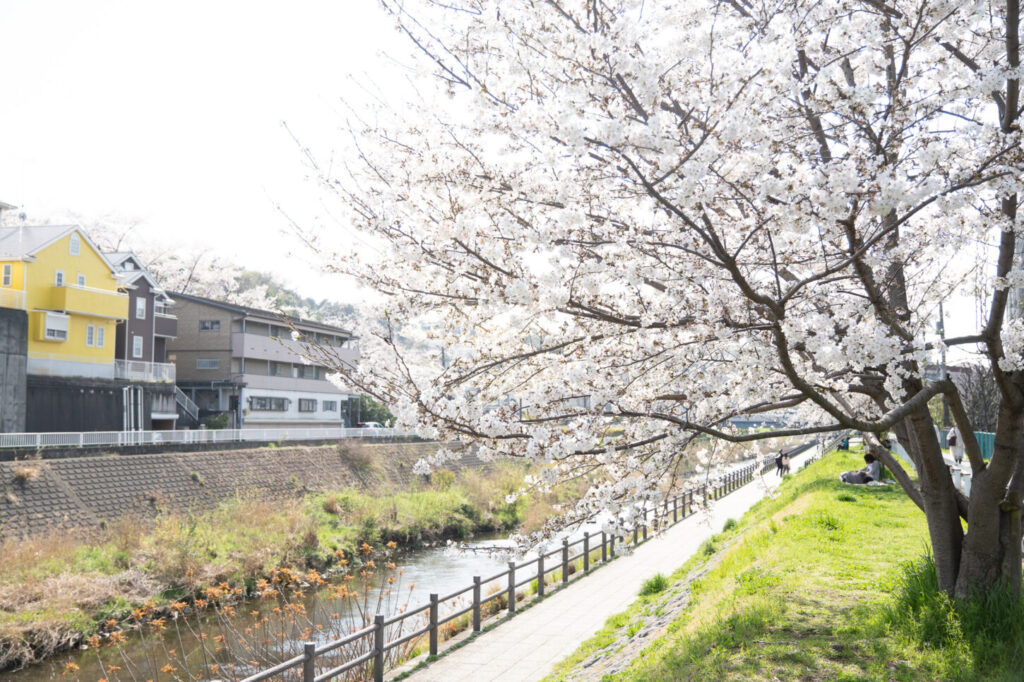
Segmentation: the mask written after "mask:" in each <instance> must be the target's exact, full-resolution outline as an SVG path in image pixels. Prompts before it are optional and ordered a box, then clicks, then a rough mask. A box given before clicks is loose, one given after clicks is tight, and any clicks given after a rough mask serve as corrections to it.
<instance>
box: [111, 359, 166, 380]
mask: <svg viewBox="0 0 1024 682" xmlns="http://www.w3.org/2000/svg"><path fill="white" fill-rule="evenodd" d="M174 377H175V374H174V365H173V364H171V363H168V362H143V361H142V360H114V378H115V379H122V380H124V381H160V382H165V383H171V384H173V383H174Z"/></svg>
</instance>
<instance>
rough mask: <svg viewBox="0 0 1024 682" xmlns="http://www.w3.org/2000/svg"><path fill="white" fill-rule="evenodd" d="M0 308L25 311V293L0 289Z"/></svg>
mask: <svg viewBox="0 0 1024 682" xmlns="http://www.w3.org/2000/svg"><path fill="white" fill-rule="evenodd" d="M0 308H15V309H16V310H24V309H25V292H24V291H21V290H20V289H7V288H0Z"/></svg>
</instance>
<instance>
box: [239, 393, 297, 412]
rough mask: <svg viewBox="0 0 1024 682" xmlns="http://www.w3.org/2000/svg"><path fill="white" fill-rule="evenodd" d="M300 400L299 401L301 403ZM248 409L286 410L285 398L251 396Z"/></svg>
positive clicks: (263, 410) (260, 410)
mask: <svg viewBox="0 0 1024 682" xmlns="http://www.w3.org/2000/svg"><path fill="white" fill-rule="evenodd" d="M301 402H302V401H301V400H300V401H299V403H300V404H301ZM249 409H251V410H252V411H254V412H287V411H288V399H287V398H265V397H256V396H253V397H252V398H249Z"/></svg>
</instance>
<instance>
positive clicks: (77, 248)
mask: <svg viewBox="0 0 1024 682" xmlns="http://www.w3.org/2000/svg"><path fill="white" fill-rule="evenodd" d="M81 250H82V240H81V238H80V237H79V236H78V235H77V234H73V235H71V240H70V241H68V253H70V254H71V255H72V256H77V255H78V254H79V253H80V252H81Z"/></svg>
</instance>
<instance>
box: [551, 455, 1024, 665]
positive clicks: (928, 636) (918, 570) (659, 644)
mask: <svg viewBox="0 0 1024 682" xmlns="http://www.w3.org/2000/svg"><path fill="white" fill-rule="evenodd" d="M861 466H863V460H862V459H861V456H860V453H858V452H852V453H833V454H830V455H828V456H826V457H825V458H824V459H823V460H821V461H818V462H816V463H814V464H813V465H811V466H810V467H808V468H807V469H805V470H803V471H801V472H799V473H797V474H795V475H793V476H790V477H788V478H787V480H786V481H785V482H784V483H783V485H782V486H781V488H780V490H779V494H778V495H777V496H776V497H775V498H774V499H765V500H762V501H761V502H759V503H758V504H757V505H755V506H754V507H753V508H752V509H751V510H750V511H749V512H748V513H747V514H746V515H745V516H744V517H743V518H742V519H741V520H740V521H739V523H738V524H736V525H735V526H734V527H732V528H730V529H729V530H728V531H725V532H723V533H721V534H720V535H719V536H716V538H715V539H714V540H713V541H712V542H711V543H710V544H709V545H708V546H707V548H706V551H705V552H699V553H698V555H697V556H695V557H694V558H692V559H691V560H690V561H689V562H688V563H687V564H686V565H684V566H683V567H681V568H680V569H679V570H677V571H676V572H675V573H674V574H673V575H672V576H671V577H670V578H669V586H668V588H667V589H665V590H664V591H663V592H661V593H660V594H657V595H653V596H645V597H641V598H640V599H638V600H637V602H635V603H634V604H633V605H632V606H631V607H630V609H629V610H627V611H626V612H625V613H623V614H619V615H617V616H615V617H613V618H611V619H609V620H608V622H607V624H606V625H605V627H604V629H603V630H602V631H601V632H599V633H598V634H597V635H595V636H594V637H593V638H592V639H591V640H589V641H587V642H585V643H584V644H583V645H582V646H581V647H580V649H579V650H578V651H577V652H576V653H575V654H573V655H572V656H571V657H569V658H568V659H566V660H565V661H563V662H562V663H561V664H560V665H559V666H558V667H557V668H556V670H555V672H554V673H553V674H552V675H551V676H550V677H549V679H551V680H575V679H595V678H596V677H597V676H598V675H597V674H595V672H594V671H595V670H599V669H600V668H601V666H599V665H597V666H595V665H594V659H595V658H597V659H598V660H600V657H609V658H613V657H615V656H616V655H617V654H616V651H618V652H620V653H619V654H618V655H620V656H621V655H622V652H624V651H629V650H630V649H631V648H632V649H633V650H634V653H633V654H630V655H628V656H627V662H626V663H623V664H620V665H618V666H617V667H612V668H611V670H612V671H613V672H609V673H606V674H604V675H603V678H602V679H607V680H947V679H948V680H953V679H962V680H1011V679H1012V680H1020V679H1024V667H1021V665H1022V664H1024V653H1022V650H1024V642H1021V641H1019V639H1018V641H1015V642H1014V641H1010V642H1009V643H1008V644H1007V643H1004V644H1003V645H1001V646H999V647H996V648H995V649H990V648H988V646H987V641H986V640H985V637H984V636H981V635H977V636H975V635H972V633H971V632H969V631H968V629H969V627H973V626H970V625H969V623H968V621H967V620H966V618H967V616H964V619H963V623H962V625H963V627H961V617H960V616H959V615H958V611H957V610H956V609H954V608H953V607H952V606H951V605H949V603H948V601H946V600H945V597H944V596H943V595H941V594H939V593H937V591H936V590H934V588H932V593H930V596H929V594H925V595H924V596H922V592H921V590H924V592H925V593H927V592H928V588H927V586H925V587H923V588H922V587H921V586H922V585H924V584H925V583H927V582H928V563H927V562H926V561H922V560H921V557H922V556H923V555H927V552H928V535H927V529H926V526H925V521H924V516H923V514H922V513H921V512H920V511H919V510H918V509H917V507H916V506H915V505H914V504H913V502H911V501H910V500H909V499H908V498H907V497H906V495H905V494H904V493H903V492H902V490H900V489H899V487H898V486H888V487H866V486H847V485H844V484H842V483H840V482H839V481H838V476H839V474H840V473H841V472H842V471H847V470H850V469H856V468H860V467H861ZM705 563H709V565H712V566H713V567H711V568H710V569H709V570H707V571H706V573H704V574H702V575H701V577H699V578H696V579H693V578H692V577H693V575H695V574H696V573H699V571H700V567H701V565H702V564H705ZM912 564H913V565H912ZM687 576H691V580H690V581H687ZM915 590H916V591H915ZM681 594H682V595H685V597H686V601H685V606H684V607H682V608H681V609H680V610H678V612H677V613H676V615H675V616H674V618H673V619H672V620H671V622H670V623H669V624H668V625H667V627H662V628H661V629H660V630H656V634H657V636H656V637H654V638H653V641H651V643H650V644H648V645H646V647H644V646H643V645H638V644H637V642H636V641H635V640H633V636H634V635H635V633H636V632H638V631H640V630H642V629H643V628H644V627H645V623H646V624H649V623H650V622H651V620H652V619H654V618H655V617H656V616H657V615H658V614H664V613H665V610H666V608H668V606H669V604H670V600H673V599H674V600H675V601H676V602H678V601H679V600H680V599H681V597H680V595H681ZM915 599H916V601H915ZM922 603H923V604H924V606H923V607H922V606H921V604H922ZM1014 609H1016V611H1014ZM1009 610H1010V611H1011V612H1012V613H1013V614H1016V615H1019V614H1020V608H1019V603H1018V604H1017V605H1016V606H1011V608H1010V609H1009ZM977 615H978V612H976V613H975V614H974V617H975V621H977ZM1016 615H1014V616H1013V617H1014V618H1016ZM982 627H984V626H982ZM1014 629H1015V631H1016V632H1018V633H1019V632H1020V629H1018V628H1016V627H1014ZM965 632H966V634H965ZM1004 639H1005V638H1004ZM1009 639H1011V640H1012V639H1017V638H1016V635H1012V636H1011V637H1010V638H1009ZM629 658H631V660H629ZM584 662H587V665H584ZM591 666H594V667H591Z"/></svg>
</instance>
